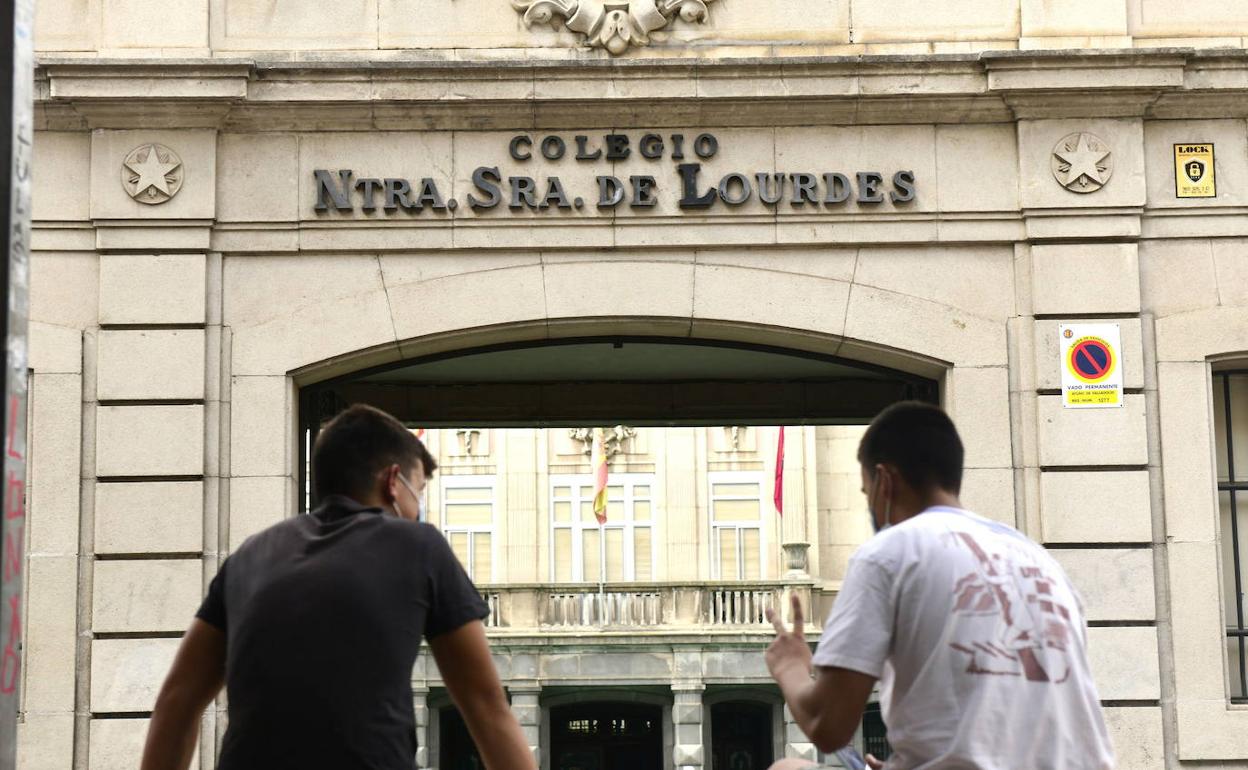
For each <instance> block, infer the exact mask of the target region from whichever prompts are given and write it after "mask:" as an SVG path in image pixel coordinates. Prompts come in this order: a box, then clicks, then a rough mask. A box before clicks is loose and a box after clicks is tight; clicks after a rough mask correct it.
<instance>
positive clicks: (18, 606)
mask: <svg viewBox="0 0 1248 770" xmlns="http://www.w3.org/2000/svg"><path fill="white" fill-rule="evenodd" d="M21 640H22V597H21V596H20V595H17V596H11V597H9V637H8V639H6V640H5V643H4V659H3V661H2V662H0V693H3V694H5V695H9V694H11V693H13V692H16V691H17V682H18V674H19V673H20V672H21V669H22V658H21V655H19V654H18V647H19V645H20V644H21Z"/></svg>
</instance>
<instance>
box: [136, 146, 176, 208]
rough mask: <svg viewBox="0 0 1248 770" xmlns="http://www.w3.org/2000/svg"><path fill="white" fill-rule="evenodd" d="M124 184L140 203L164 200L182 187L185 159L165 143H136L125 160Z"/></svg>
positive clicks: (153, 203) (154, 202)
mask: <svg viewBox="0 0 1248 770" xmlns="http://www.w3.org/2000/svg"><path fill="white" fill-rule="evenodd" d="M121 184H122V186H123V187H125V188H126V192H127V193H129V195H130V197H131V198H134V199H135V200H136V201H138V202H139V203H146V204H149V205H152V206H155V205H157V204H159V203H164V202H165V201H167V200H169V199H170V198H172V197H173V196H175V195H177V194H178V190H181V189H182V159H181V158H179V157H178V154H177V153H176V152H174V151H173V150H171V149H169V148H168V147H166V146H164V145H163V144H144V145H140V146H138V147H135V148H134V149H133V150H131V151H130V154H129V155H127V156H126V159H125V160H124V161H122V164H121Z"/></svg>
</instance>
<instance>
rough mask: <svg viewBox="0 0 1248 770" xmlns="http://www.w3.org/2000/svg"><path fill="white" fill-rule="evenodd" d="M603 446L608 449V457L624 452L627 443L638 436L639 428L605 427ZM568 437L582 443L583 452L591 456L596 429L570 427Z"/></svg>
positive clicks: (624, 426) (623, 426)
mask: <svg viewBox="0 0 1248 770" xmlns="http://www.w3.org/2000/svg"><path fill="white" fill-rule="evenodd" d="M603 433H604V435H603V448H604V449H605V450H606V454H607V457H614V456H615V455H618V454H620V453H621V452H624V453H625V454H627V452H626V451H625V449H626V444H628V442H630V441H632V440H633V439H634V438H636V437H637V430H636V429H635V428H630V427H629V426H627V425H616V426H615V427H614V428H604V429H603ZM568 437H569V438H571V439H572V440H573V441H576V442H578V443H580V445H581V454H583V455H585V456H586V457H590V456H591V455H592V454H593V449H594V430H593V428H570V429H569V430H568Z"/></svg>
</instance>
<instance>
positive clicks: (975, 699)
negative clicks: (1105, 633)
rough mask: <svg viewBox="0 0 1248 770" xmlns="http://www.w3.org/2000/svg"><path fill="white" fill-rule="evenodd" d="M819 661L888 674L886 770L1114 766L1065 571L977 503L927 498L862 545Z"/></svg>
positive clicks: (1097, 769)
mask: <svg viewBox="0 0 1248 770" xmlns="http://www.w3.org/2000/svg"><path fill="white" fill-rule="evenodd" d="M814 663H815V665H817V666H838V667H840V668H847V669H851V670H853V671H858V672H861V673H864V674H867V675H869V676H873V677H876V678H878V679H879V680H880V707H881V712H882V715H883V717H884V722H885V724H886V725H887V726H888V740H889V743H890V744H891V745H892V747H893V750H894V754H893V755H892V756H891V757H890V758H889V760H888V763H887V765H886V767H887V768H888V770H912V769H917V768H922V769H923V770H935V769H936V768H958V769H959V770H963V769H965V770H970V769H971V768H975V769H977V770H1049V769H1050V768H1051V769H1052V770H1059V769H1060V770H1085V769H1087V770H1102V769H1103V768H1112V767H1113V765H1114V756H1113V749H1112V748H1111V746H1110V741H1109V736H1108V734H1107V733H1106V730H1105V722H1104V719H1103V718H1102V715H1101V706H1100V699H1099V698H1098V697H1097V694H1096V687H1095V686H1094V685H1093V682H1092V674H1091V673H1090V671H1089V669H1088V660H1087V633H1086V626H1085V623H1084V617H1083V607H1082V605H1081V603H1080V601H1079V597H1078V595H1077V594H1076V592H1075V589H1074V588H1073V587H1072V586H1071V585H1070V581H1069V580H1068V579H1067V577H1066V573H1065V572H1063V571H1062V568H1061V567H1060V566H1059V565H1058V564H1057V562H1056V561H1054V559H1053V558H1052V557H1051V556H1050V555H1049V554H1048V553H1047V552H1045V550H1044V549H1043V548H1041V547H1040V546H1038V545H1036V544H1035V543H1034V542H1032V541H1031V540H1029V539H1027V538H1026V537H1025V536H1023V535H1022V534H1020V533H1019V532H1017V531H1016V530H1014V529H1013V528H1011V527H1007V526H1005V525H1004V524H998V523H997V522H994V521H991V520H989V519H985V518H983V517H982V516H977V515H975V514H973V513H970V512H968V511H963V510H959V509H956V508H945V507H936V508H929V509H927V510H926V511H924V512H923V513H921V514H919V515H918V516H914V517H912V518H910V519H907V520H906V521H904V522H902V523H901V524H898V525H896V526H893V527H890V528H888V529H886V530H884V531H883V532H881V533H879V534H878V535H876V536H875V537H873V538H871V539H870V540H869V541H867V542H866V543H865V544H864V545H863V546H862V547H861V548H859V549H858V551H857V552H855V553H854V555H853V557H852V558H851V559H850V560H849V569H848V572H847V573H846V575H845V581H844V584H843V585H842V587H841V591H840V594H839V595H838V596H837V599H836V604H835V605H834V606H833V608H832V614H831V616H830V617H829V618H828V622H827V624H826V626H825V627H824V631H823V636H822V638H821V639H820V640H819V646H818V648H817V649H816V651H815V655H814Z"/></svg>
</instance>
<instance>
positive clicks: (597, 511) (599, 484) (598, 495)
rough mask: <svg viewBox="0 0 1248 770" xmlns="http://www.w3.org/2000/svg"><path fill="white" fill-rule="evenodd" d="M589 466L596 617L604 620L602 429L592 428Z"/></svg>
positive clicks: (604, 449) (604, 461) (604, 458)
mask: <svg viewBox="0 0 1248 770" xmlns="http://www.w3.org/2000/svg"><path fill="white" fill-rule="evenodd" d="M593 438H594V442H593V445H592V447H593V448H592V449H591V451H590V465H591V470H592V472H593V474H594V503H593V508H594V518H595V519H597V520H598V617H599V618H603V619H605V618H606V614H607V612H606V610H607V589H606V558H605V556H606V550H607V548H606V542H607V532H606V530H605V529H604V528H603V527H604V525H605V524H606V523H607V442H606V436H605V435H604V431H603V429H602V428H594V436H593Z"/></svg>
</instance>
